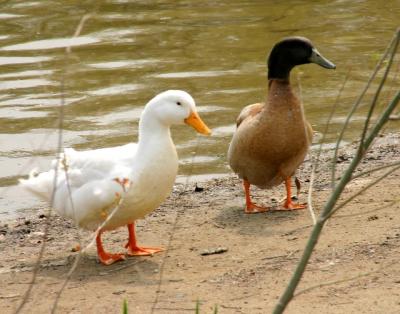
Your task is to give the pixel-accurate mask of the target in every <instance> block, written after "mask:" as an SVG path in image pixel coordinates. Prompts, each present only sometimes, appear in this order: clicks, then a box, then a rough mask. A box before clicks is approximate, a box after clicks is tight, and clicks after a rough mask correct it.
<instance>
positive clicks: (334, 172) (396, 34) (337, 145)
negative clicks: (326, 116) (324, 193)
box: [331, 31, 398, 184]
mask: <svg viewBox="0 0 400 314" xmlns="http://www.w3.org/2000/svg"><path fill="white" fill-rule="evenodd" d="M397 40H398V31H396V33H395V35H394V36H393V38H392V39H391V41H390V43H389V45H388V46H387V48H386V50H385V52H384V53H383V55H382V57H381V59H380V60H379V62H378V64H377V65H376V66H375V69H374V71H373V72H372V74H371V76H370V78H369V79H368V82H367V84H366V85H365V87H364V90H363V91H362V92H361V94H360V96H359V97H358V98H357V100H356V102H355V103H354V105H353V106H352V108H351V109H350V112H349V113H348V115H347V117H346V121H345V122H344V124H343V126H342V130H341V131H340V134H339V137H338V139H337V141H336V146H335V150H334V153H333V161H332V173H331V176H332V178H331V182H335V181H336V179H335V176H336V160H337V155H338V150H339V145H340V143H341V142H342V139H343V136H344V132H345V131H346V129H347V126H348V124H349V122H350V119H351V117H352V116H353V114H354V112H355V111H356V110H357V108H358V106H359V105H360V103H361V100H362V99H363V98H364V95H365V93H366V92H367V90H368V89H369V87H370V85H371V83H372V81H373V80H374V79H375V76H376V74H377V73H378V71H379V70H380V68H381V66H382V64H383V63H384V61H385V59H386V57H387V56H388V55H389V53H390V49H392V46H393V44H394V43H395V42H396V41H397ZM333 184H334V183H333Z"/></svg>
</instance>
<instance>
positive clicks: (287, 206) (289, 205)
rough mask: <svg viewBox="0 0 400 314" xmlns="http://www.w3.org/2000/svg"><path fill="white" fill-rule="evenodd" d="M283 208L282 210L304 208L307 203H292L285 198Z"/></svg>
mask: <svg viewBox="0 0 400 314" xmlns="http://www.w3.org/2000/svg"><path fill="white" fill-rule="evenodd" d="M283 207H284V209H283V210H298V209H304V208H306V207H307V203H304V204H296V203H293V202H292V200H289V201H288V200H286V202H285V204H284V205H283Z"/></svg>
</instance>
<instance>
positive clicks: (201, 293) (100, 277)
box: [0, 134, 400, 313]
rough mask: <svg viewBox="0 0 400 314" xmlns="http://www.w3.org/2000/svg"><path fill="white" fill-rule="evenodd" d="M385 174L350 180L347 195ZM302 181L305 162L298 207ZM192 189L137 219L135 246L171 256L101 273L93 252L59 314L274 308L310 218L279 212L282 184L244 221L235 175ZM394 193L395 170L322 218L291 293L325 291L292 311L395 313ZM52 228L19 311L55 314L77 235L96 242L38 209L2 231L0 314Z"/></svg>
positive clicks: (114, 244) (398, 235)
mask: <svg viewBox="0 0 400 314" xmlns="http://www.w3.org/2000/svg"><path fill="white" fill-rule="evenodd" d="M352 149H353V146H349V147H346V148H343V149H342V150H341V152H340V154H339V159H338V160H337V167H338V169H339V171H341V170H343V169H344V168H345V167H346V166H347V165H348V163H349V162H350V160H351V158H352V152H353V151H352ZM399 151H400V137H399V136H396V135H393V134H389V135H386V136H384V137H381V138H379V139H378V141H377V142H376V143H375V145H374V147H373V149H372V150H371V152H370V153H368V155H367V156H366V159H365V162H363V163H362V165H361V167H360V169H358V171H362V170H366V169H371V168H373V167H376V166H379V165H384V164H388V163H391V162H396V161H400V153H399ZM330 154H331V153H330V152H325V153H324V154H323V157H322V164H321V168H320V170H319V172H318V173H317V176H316V177H317V180H316V182H315V187H314V193H313V205H314V207H315V209H316V210H317V211H318V210H320V209H321V208H322V206H323V204H324V202H325V201H326V199H327V197H328V195H329V193H330V184H329V168H330V162H329V161H330V157H329V156H330ZM384 171H385V170H384ZM382 173H383V172H375V173H372V174H369V175H367V176H363V177H360V178H358V179H356V180H354V181H352V182H351V183H350V184H349V185H348V187H347V188H346V190H345V193H344V195H343V197H342V198H343V199H344V198H346V197H348V196H350V195H352V194H353V193H354V192H356V191H358V190H359V189H360V188H361V187H363V186H366V185H367V184H368V183H369V182H371V181H372V180H374V179H376V178H377V177H378V176H379V175H381V174H382ZM309 174H310V162H309V161H306V162H305V163H304V165H303V167H302V169H301V170H300V171H299V173H298V176H299V178H300V179H302V180H303V189H302V193H301V194H300V196H299V198H300V201H301V202H305V201H306V200H307V195H306V191H307V189H308V182H307V181H308V179H309ZM199 186H200V187H201V189H197V191H195V187H194V184H193V183H190V184H188V185H177V186H176V188H175V190H174V193H173V195H171V197H170V198H169V199H168V201H167V202H166V203H165V204H164V205H163V206H161V207H160V208H159V209H158V210H157V211H155V212H154V213H153V214H151V215H150V216H149V217H147V218H146V219H145V220H142V221H138V222H137V226H138V228H137V230H138V237H139V240H140V243H142V244H146V245H161V246H163V247H165V248H168V249H167V251H165V252H164V253H160V254H156V255H154V256H151V257H137V258H128V259H127V260H126V261H124V262H120V263H116V264H114V265H112V266H109V267H105V266H103V265H100V264H99V263H98V262H97V259H96V252H95V248H94V247H91V248H90V249H89V250H88V251H87V252H86V253H85V254H83V255H82V257H81V259H80V261H79V263H78V266H77V268H76V269H75V271H74V272H73V274H72V277H71V279H70V281H69V282H68V284H67V286H66V288H65V289H64V291H63V293H62V294H61V296H60V300H59V304H58V309H57V312H58V313H120V312H121V306H122V302H123V300H124V299H126V300H127V302H128V306H129V312H130V313H150V312H151V309H152V308H154V312H155V313H194V308H195V304H196V300H199V301H200V304H201V313H212V312H213V308H214V306H215V305H217V306H218V310H219V311H218V313H269V312H271V310H272V308H273V306H274V304H275V303H276V301H277V298H278V297H279V295H280V294H281V292H282V290H283V288H284V287H285V285H286V283H287V281H288V278H289V277H290V275H291V273H292V270H293V268H294V266H295V265H296V263H297V261H298V259H299V256H300V254H301V252H302V250H303V247H304V245H305V242H306V240H307V238H308V235H309V232H310V229H311V224H312V221H311V218H310V214H309V212H308V211H307V210H302V211H293V212H286V211H279V210H278V209H279V208H280V206H279V205H280V203H279V201H280V200H281V199H282V198H283V197H284V188H283V185H282V186H280V187H277V188H275V189H274V190H269V191H265V190H264V191H263V190H256V189H254V190H255V191H254V192H255V193H254V194H255V196H256V200H257V202H258V203H263V204H266V205H267V204H268V205H271V204H272V205H273V206H275V210H272V211H270V212H267V213H263V214H256V215H246V214H244V212H243V206H244V197H243V191H242V188H241V182H240V181H239V180H238V179H236V178H235V177H234V176H233V175H231V176H227V177H225V178H218V179H215V180H210V181H207V182H204V183H200V184H199ZM399 187H400V173H399V172H397V173H393V174H392V175H390V176H389V177H388V178H386V179H385V180H384V181H382V182H380V183H378V184H376V185H375V186H373V187H372V188H371V189H370V190H369V191H368V192H367V193H365V194H363V195H361V196H359V197H357V198H356V199H355V200H354V201H352V202H351V203H350V204H349V205H348V206H346V207H345V208H343V209H342V210H341V211H339V212H338V213H337V214H336V215H335V216H334V217H333V218H332V219H331V220H330V221H329V222H328V224H327V226H326V228H325V230H324V232H323V236H322V238H321V240H320V242H319V243H318V246H317V250H316V252H315V253H314V255H313V256H312V259H311V263H310V265H309V267H308V269H307V272H306V274H305V277H304V278H303V281H302V283H301V286H300V287H299V290H298V291H301V290H303V291H304V289H307V288H309V287H313V286H315V285H320V284H322V286H319V287H316V288H313V289H309V290H306V291H304V293H301V294H300V295H299V296H297V297H296V298H295V299H294V300H293V302H292V303H291V305H290V307H289V309H288V311H287V312H288V313H399V312H400V265H399V263H400V262H399V261H400V215H399V210H400V208H399V207H400V206H399V203H398V201H399V191H400V188H399ZM47 224H48V226H49V233H48V235H47V237H46V239H45V241H46V249H45V253H44V256H43V259H42V261H41V263H40V269H39V272H38V276H37V280H36V284H35V285H34V287H33V290H32V294H31V297H30V298H29V301H28V303H27V304H26V306H25V308H24V311H23V312H24V313H49V312H50V310H51V308H52V306H53V304H54V301H55V299H56V296H57V294H58V292H59V291H60V289H61V286H62V284H63V282H64V279H65V278H66V276H67V273H68V271H69V270H70V268H71V266H72V264H73V261H74V259H75V257H76V256H77V255H78V253H76V252H72V251H73V250H72V249H73V248H74V247H75V246H76V244H77V243H78V241H79V237H80V238H81V239H82V243H83V244H82V245H85V244H88V243H89V240H90V239H91V236H92V235H91V234H90V233H87V232H78V230H76V228H75V227H73V225H72V224H71V223H70V222H68V221H66V220H64V219H62V218H60V217H58V216H56V215H55V216H54V215H53V216H50V217H49V216H48V215H47V214H46V213H45V210H44V209H43V208H42V209H33V210H32V211H29V212H26V214H25V216H24V217H21V218H19V219H17V220H13V221H7V222H5V223H4V222H2V223H0V251H1V253H2V254H0V309H1V313H13V312H14V311H15V309H16V307H17V306H18V305H19V304H20V302H21V298H22V296H23V295H24V293H25V291H26V289H27V288H28V286H29V282H30V281H31V278H32V270H33V266H34V265H35V261H36V259H37V255H38V252H39V250H40V247H41V245H42V244H43V241H44V230H45V227H46V225H47ZM126 237H127V232H126V230H125V229H123V228H121V229H118V230H115V231H113V232H109V233H107V234H105V237H104V240H105V241H104V243H105V246H106V247H107V249H108V250H110V251H115V252H117V251H121V250H122V245H123V244H124V243H125V241H126ZM207 253H208V254H207ZM210 253H211V254H210ZM213 253H214V254H213ZM217 253H218V254H217ZM160 278H161V279H160ZM157 291H158V293H157ZM156 298H157V302H155V301H156Z"/></svg>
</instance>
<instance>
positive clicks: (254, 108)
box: [236, 103, 264, 128]
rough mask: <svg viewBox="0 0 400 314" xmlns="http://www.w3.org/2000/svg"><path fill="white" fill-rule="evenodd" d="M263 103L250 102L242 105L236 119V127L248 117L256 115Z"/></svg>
mask: <svg viewBox="0 0 400 314" xmlns="http://www.w3.org/2000/svg"><path fill="white" fill-rule="evenodd" d="M263 106H264V104H263V103H257V104H252V105H248V106H246V107H244V108H243V109H242V111H241V112H240V114H239V116H238V117H237V119H236V127H237V128H238V127H239V125H240V124H241V123H242V122H243V121H244V120H246V119H247V118H249V117H254V116H256V115H257V114H258V113H259V112H260V111H261V110H262V108H263Z"/></svg>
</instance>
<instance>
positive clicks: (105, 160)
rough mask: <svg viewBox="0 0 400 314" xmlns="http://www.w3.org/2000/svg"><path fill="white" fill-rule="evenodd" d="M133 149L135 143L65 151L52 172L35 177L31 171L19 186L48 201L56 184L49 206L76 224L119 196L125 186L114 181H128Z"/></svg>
mask: <svg viewBox="0 0 400 314" xmlns="http://www.w3.org/2000/svg"><path fill="white" fill-rule="evenodd" d="M136 149H137V144H133V143H132V144H127V145H123V146H118V147H111V148H102V149H96V150H90V151H76V150H74V149H71V148H69V149H65V151H64V153H63V154H61V156H60V157H59V159H57V160H54V161H53V163H52V164H53V169H51V170H49V171H47V172H43V173H40V174H38V175H35V174H34V173H33V172H32V173H31V174H30V176H29V178H28V179H26V180H20V183H21V185H22V186H24V187H25V188H27V189H28V190H29V191H30V192H32V193H34V194H35V195H37V196H39V197H40V198H42V199H44V200H46V201H48V202H51V200H52V197H53V191H54V185H55V181H57V184H56V186H57V190H56V193H55V196H54V200H53V207H54V208H55V209H56V210H57V211H58V212H59V213H60V214H61V215H63V216H66V217H69V218H72V219H74V220H75V221H76V222H77V223H79V220H80V219H78V218H79V217H80V216H82V217H83V216H88V213H93V214H95V215H97V214H98V212H99V211H101V210H102V209H103V208H107V207H108V206H110V204H113V203H114V202H115V197H116V193H118V194H119V195H121V196H123V194H124V193H125V186H123V185H121V183H120V182H118V180H115V179H120V181H121V182H123V180H124V179H128V180H129V179H130V177H131V172H132V171H131V170H132V168H131V164H132V161H133V159H134V156H135V153H136ZM56 165H57V171H56V170H55V168H56ZM67 182H68V184H67ZM69 194H70V195H71V196H70V195H69ZM71 200H72V201H71Z"/></svg>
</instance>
